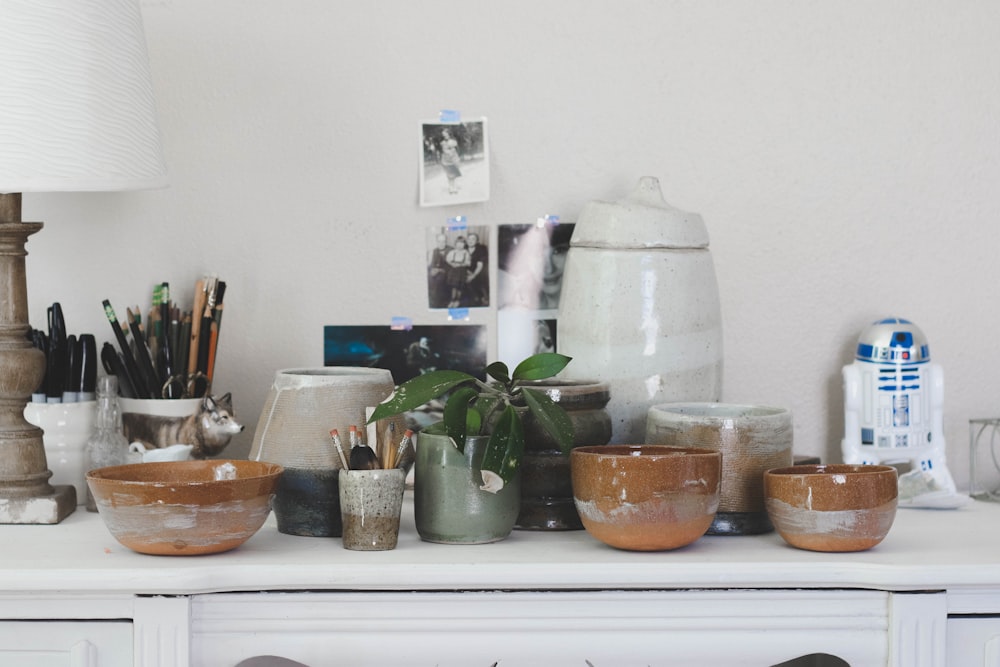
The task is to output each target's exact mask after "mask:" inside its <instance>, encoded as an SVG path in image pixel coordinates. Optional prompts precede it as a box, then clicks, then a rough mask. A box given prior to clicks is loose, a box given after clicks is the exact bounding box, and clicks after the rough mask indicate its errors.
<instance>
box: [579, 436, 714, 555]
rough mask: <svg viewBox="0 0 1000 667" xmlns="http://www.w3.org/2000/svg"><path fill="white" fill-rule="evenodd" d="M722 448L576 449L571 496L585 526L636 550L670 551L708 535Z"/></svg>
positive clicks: (617, 544)
mask: <svg viewBox="0 0 1000 667" xmlns="http://www.w3.org/2000/svg"><path fill="white" fill-rule="evenodd" d="M721 471H722V455H721V454H720V453H719V452H710V451H706V450H704V449H693V448H684V447H670V446H667V445H599V446H585V447H577V448H576V449H574V450H572V452H571V453H570V474H571V477H572V484H573V502H574V504H575V505H576V509H577V511H578V512H579V514H580V519H581V521H582V522H583V527H584V528H586V529H587V532H588V533H590V534H591V535H592V536H594V537H596V538H597V539H599V540H600V541H602V542H604V543H605V544H609V545H611V546H613V547H616V548H618V549H627V550H630V551H664V550H667V549H677V548H678V547H683V546H685V545H688V544H691V543H692V542H694V541H695V540H697V539H698V538H699V537H701V536H702V535H704V534H705V531H707V530H708V527H709V526H710V525H711V524H712V519H714V518H715V511H716V509H718V506H719V477H720V475H721Z"/></svg>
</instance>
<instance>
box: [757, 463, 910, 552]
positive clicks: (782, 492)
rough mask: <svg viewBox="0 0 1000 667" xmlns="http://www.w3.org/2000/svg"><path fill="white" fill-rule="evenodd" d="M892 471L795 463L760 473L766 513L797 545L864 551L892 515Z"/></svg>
mask: <svg viewBox="0 0 1000 667" xmlns="http://www.w3.org/2000/svg"><path fill="white" fill-rule="evenodd" d="M897 495H898V484H897V482H896V469H895V468H893V467H891V466H883V465H846V464H840V465H835V464H831V465H819V464H817V465H798V466H790V467H787V468H775V469H773V470H768V471H766V472H765V473H764V498H765V503H766V504H767V513H768V515H769V516H770V518H771V523H773V524H774V527H775V528H776V529H777V531H778V534H780V535H781V537H782V538H783V539H784V540H785V541H786V542H788V543H789V544H791V545H792V546H793V547H798V548H799V549H808V550H810V551H864V550H865V549H871V548H872V547H874V546H875V545H876V544H878V543H879V542H881V541H882V540H883V539H884V538H885V536H886V535H887V534H888V533H889V529H890V528H891V527H892V522H893V519H895V517H896V497H897Z"/></svg>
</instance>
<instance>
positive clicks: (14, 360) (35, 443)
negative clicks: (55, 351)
mask: <svg viewBox="0 0 1000 667" xmlns="http://www.w3.org/2000/svg"><path fill="white" fill-rule="evenodd" d="M41 228H42V224H41V223H39V222H29V223H25V222H21V195H20V194H19V193H18V194H0V523H6V524H52V523H59V522H60V521H62V520H63V519H64V518H65V517H67V516H69V515H70V514H71V513H72V512H73V511H74V510H75V509H76V489H74V488H73V486H72V485H67V486H52V485H51V484H49V481H48V480H49V478H50V477H51V476H52V472H51V471H49V469H48V462H47V461H46V459H45V445H44V443H43V441H42V430H41V429H40V428H38V427H36V426H32V425H31V424H29V423H28V422H27V420H25V418H24V406H25V405H26V404H27V402H28V400H30V398H31V392H32V391H34V390H35V388H36V387H38V385H40V384H41V382H42V379H43V377H44V375H45V355H44V354H43V353H42V351H41V350H38V349H36V348H35V347H34V346H33V345H32V344H31V341H30V340H29V338H28V333H29V331H30V330H31V326H30V324H29V323H28V287H27V279H26V274H25V262H24V258H25V256H26V255H27V254H28V253H27V252H26V251H25V244H26V243H27V241H28V236H30V235H31V234H34V233H35V232H37V231H39V230H40V229H41Z"/></svg>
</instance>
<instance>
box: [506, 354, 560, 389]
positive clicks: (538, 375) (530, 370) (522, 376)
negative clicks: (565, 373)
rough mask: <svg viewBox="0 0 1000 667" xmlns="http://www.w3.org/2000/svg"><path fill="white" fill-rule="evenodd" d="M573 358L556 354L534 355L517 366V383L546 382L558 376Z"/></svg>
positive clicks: (515, 373)
mask: <svg viewBox="0 0 1000 667" xmlns="http://www.w3.org/2000/svg"><path fill="white" fill-rule="evenodd" d="M571 359H572V358H571V357H567V356H566V355H564V354H556V353H555V352H542V353H540V354H534V355H532V356H530V357H528V358H527V359H525V360H524V361H522V362H521V363H519V364H518V365H517V368H515V369H514V376H513V377H514V381H515V382H529V381H531V380H545V379H547V378H550V377H552V376H553V375H556V374H557V373H559V371H561V370H562V369H564V368H566V364H568V363H569V362H570V361H571Z"/></svg>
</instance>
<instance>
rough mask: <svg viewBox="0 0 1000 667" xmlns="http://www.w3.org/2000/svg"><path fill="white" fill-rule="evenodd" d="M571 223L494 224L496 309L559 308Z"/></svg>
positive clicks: (546, 309)
mask: <svg viewBox="0 0 1000 667" xmlns="http://www.w3.org/2000/svg"><path fill="white" fill-rule="evenodd" d="M573 227H574V225H573V224H572V223H561V224H552V223H544V224H522V225H499V226H498V227H497V308H498V309H499V310H505V309H508V308H516V309H520V310H531V311H536V310H540V311H554V310H557V309H558V308H559V295H560V294H561V293H562V276H563V269H564V267H565V266H566V255H567V253H568V252H569V242H570V238H571V237H572V236H573Z"/></svg>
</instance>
